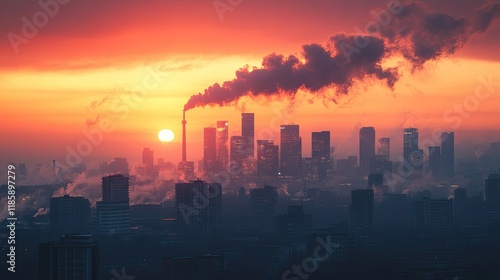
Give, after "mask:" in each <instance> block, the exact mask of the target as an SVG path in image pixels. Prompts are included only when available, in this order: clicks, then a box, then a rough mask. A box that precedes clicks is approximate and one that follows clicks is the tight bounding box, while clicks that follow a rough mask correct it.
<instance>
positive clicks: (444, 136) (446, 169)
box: [441, 132, 455, 178]
mask: <svg viewBox="0 0 500 280" xmlns="http://www.w3.org/2000/svg"><path fill="white" fill-rule="evenodd" d="M441 173H442V175H443V176H444V177H445V178H453V177H454V176H455V133H454V132H442V133H441Z"/></svg>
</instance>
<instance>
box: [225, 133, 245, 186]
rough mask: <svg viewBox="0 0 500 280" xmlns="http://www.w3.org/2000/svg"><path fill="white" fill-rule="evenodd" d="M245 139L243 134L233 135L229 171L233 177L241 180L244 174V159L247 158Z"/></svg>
mask: <svg viewBox="0 0 500 280" xmlns="http://www.w3.org/2000/svg"><path fill="white" fill-rule="evenodd" d="M245 145H246V143H245V139H244V138H243V136H231V141H230V152H231V153H230V159H231V160H230V162H229V171H230V172H229V173H230V174H231V178H232V179H234V180H239V179H241V178H242V175H243V161H244V160H245V147H246V146H245Z"/></svg>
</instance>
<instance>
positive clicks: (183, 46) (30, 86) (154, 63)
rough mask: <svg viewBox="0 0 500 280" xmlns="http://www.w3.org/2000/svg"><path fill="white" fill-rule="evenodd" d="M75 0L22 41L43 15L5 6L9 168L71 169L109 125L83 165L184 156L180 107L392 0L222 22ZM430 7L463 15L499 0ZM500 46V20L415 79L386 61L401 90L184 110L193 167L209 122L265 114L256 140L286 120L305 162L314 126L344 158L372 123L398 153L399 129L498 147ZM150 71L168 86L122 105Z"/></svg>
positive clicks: (289, 0)
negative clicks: (148, 151) (444, 133)
mask: <svg viewBox="0 0 500 280" xmlns="http://www.w3.org/2000/svg"><path fill="white" fill-rule="evenodd" d="M21 2H22V3H21ZM49 2H51V1H49ZM61 2H63V1H62V0H61ZM67 2H68V3H67V4H64V5H59V9H58V11H57V12H54V13H53V16H50V17H48V20H47V22H46V24H43V25H41V27H40V28H38V30H37V31H36V32H33V30H31V31H32V33H33V34H31V35H33V36H30V37H32V38H28V39H26V41H24V42H23V43H20V44H19V45H18V46H13V45H12V44H11V42H10V40H12V39H10V40H9V38H12V34H17V35H21V34H22V28H23V24H24V23H23V17H26V18H27V19H28V20H29V21H30V22H32V19H33V16H34V15H36V14H37V13H39V12H40V11H42V8H41V7H40V6H39V5H38V4H37V2H36V1H30V4H28V3H26V2H25V1H13V0H6V1H1V2H0V22H1V24H0V35H1V37H0V38H1V39H0V92H1V95H0V99H1V100H0V104H2V106H3V107H2V110H1V113H0V114H1V119H2V126H1V129H0V132H1V135H2V137H1V148H0V149H1V160H0V163H1V164H2V165H3V166H5V164H7V163H8V162H15V163H20V162H25V163H28V164H35V163H43V164H45V163H50V162H51V160H52V159H56V160H58V161H59V162H61V163H64V162H65V157H66V155H67V147H70V148H72V149H76V147H77V145H79V143H81V142H82V141H83V140H85V139H86V138H85V136H84V134H83V133H82V131H91V130H96V129H98V127H99V122H102V121H103V120H107V121H109V122H110V123H111V124H112V126H113V127H114V129H113V131H111V132H106V133H103V139H102V141H101V142H100V143H99V144H97V145H92V150H91V151H90V153H89V155H88V156H85V157H84V159H85V161H86V162H87V163H88V164H92V163H96V162H99V161H102V160H111V159H112V158H113V157H118V156H122V157H127V158H129V161H130V162H132V163H135V162H137V161H138V160H140V156H141V152H142V149H143V148H144V147H150V148H152V149H153V150H154V151H155V158H156V157H158V156H161V157H164V158H166V160H169V161H173V162H177V161H179V160H180V156H181V155H180V132H181V125H180V121H181V116H182V108H183V106H184V104H185V103H186V101H187V100H188V99H189V97H190V96H191V95H193V94H196V93H198V92H203V90H204V89H205V88H207V87H208V86H211V85H213V84H214V83H216V82H218V83H222V82H224V81H226V80H231V79H233V78H234V77H235V71H236V70H238V69H239V68H241V67H244V66H245V65H249V66H250V67H253V66H260V65H261V62H262V58H263V57H264V56H266V55H268V54H270V53H280V54H284V55H289V54H297V55H300V52H301V46H302V45H304V44H307V43H320V44H323V43H324V42H325V41H326V40H327V38H328V36H329V35H332V34H335V33H340V32H342V33H347V34H351V33H356V30H357V29H356V27H359V28H361V29H363V28H364V25H365V24H366V23H367V22H369V21H370V20H372V16H371V15H370V11H371V10H373V9H378V8H384V7H385V6H387V3H388V2H389V1H380V0H377V1H362V0H353V1H341V0H315V1H304V0H286V1H285V0H273V1H268V0H267V1H264V0H243V1H242V2H241V4H239V5H237V6H235V7H233V10H232V11H228V12H225V13H224V14H223V17H220V16H219V14H218V13H217V11H216V9H215V8H214V6H213V1H211V0H182V1H180V0H166V1H160V0H119V1H118V0H110V1H95V0H94V1H80V0H70V1H67ZM222 2H224V3H227V1H225V0H222ZM423 2H425V4H426V5H429V8H430V9H433V10H435V11H438V12H439V11H441V12H444V11H446V12H447V13H450V14H452V15H454V16H461V15H468V14H469V13H471V11H473V10H474V9H476V8H479V7H480V6H482V5H483V4H485V3H486V2H488V1H476V0H468V1H464V0H460V1H456V0H443V1H438V2H439V3H438V4H435V3H433V2H435V1H423ZM489 2H492V1H489ZM39 14H40V13H39ZM38 20H43V18H39V19H38ZM9 34H10V35H9ZM9 36H10V37H9ZM499 46H500V20H498V19H497V20H494V21H493V22H492V24H491V26H490V27H489V29H488V30H487V31H486V32H484V33H482V34H475V35H473V36H472V37H471V38H470V40H469V42H467V43H466V44H465V45H464V47H463V48H462V49H460V50H457V51H456V53H455V54H453V55H450V56H446V57H444V58H442V59H440V60H439V61H431V62H429V63H426V64H425V65H424V67H423V69H421V70H417V71H415V72H413V73H412V71H411V69H410V67H408V66H407V65H405V64H404V63H403V62H402V59H398V57H394V58H391V59H390V60H388V61H386V63H387V64H394V65H399V66H400V68H399V69H400V70H399V73H400V74H401V79H400V80H399V81H398V82H397V84H396V86H395V88H394V89H393V90H391V89H389V88H387V87H386V86H385V85H383V84H382V83H381V82H377V81H371V80H366V81H363V82H362V83H358V84H357V85H356V86H354V87H353V88H352V89H351V91H350V92H349V94H348V95H338V96H336V97H335V99H336V101H337V102H336V103H335V102H332V101H325V100H322V99H318V98H317V97H314V96H312V95H309V94H308V93H307V92H301V93H299V94H298V95H297V96H296V98H295V99H294V100H289V99H284V100H279V99H278V98H275V99H273V100H267V99H264V98H256V99H252V98H243V99H242V100H240V101H238V102H237V104H234V105H232V106H228V107H223V108H219V107H205V108H195V109H193V110H190V111H188V112H187V120H188V135H187V136H188V144H189V146H188V159H189V160H195V161H196V160H198V159H201V156H202V134H203V127H207V126H214V125H215V123H216V121H217V120H228V121H229V130H230V135H237V134H238V133H239V132H240V122H239V120H240V113H241V112H255V113H256V130H255V131H256V137H257V138H258V139H265V138H268V139H275V140H276V141H279V135H278V133H279V129H278V125H279V124H288V123H296V124H300V125H301V136H302V138H303V153H304V155H306V156H307V155H310V142H311V141H310V138H311V132H312V131H320V130H331V131H332V145H333V146H335V147H336V148H337V152H338V156H339V157H342V156H347V155H349V154H357V141H358V140H357V139H358V131H359V128H360V127H362V126H375V128H376V132H377V135H376V137H377V138H379V137H391V141H392V153H393V155H396V154H398V153H401V150H402V144H401V138H402V129H403V127H409V126H411V127H418V128H420V129H421V135H422V136H421V137H422V138H421V139H424V138H426V137H427V138H428V137H429V135H430V134H431V131H432V129H433V128H441V129H444V130H454V131H456V136H455V137H456V140H455V141H456V143H457V145H458V146H459V147H463V150H464V151H468V152H470V153H473V152H474V149H475V146H474V145H473V143H482V142H492V141H499V140H500V126H499V124H500V115H499V113H498V112H499V108H500V94H499V92H500V73H499V69H500V52H499V51H498V49H499ZM151 73H154V75H155V77H156V78H154V79H155V80H154V81H159V83H158V84H157V86H154V88H151V89H150V90H149V91H147V95H146V96H145V98H143V99H141V100H138V99H131V100H129V101H128V102H129V103H124V102H126V101H125V100H126V99H127V98H130V96H131V90H132V89H133V88H135V87H137V86H140V85H143V83H144V80H145V79H146V80H148V79H149V80H150V78H151V77H152V76H151V75H152V74H151ZM485 80H492V81H493V82H494V86H493V87H492V86H491V85H490V86H489V88H490V89H493V90H494V91H491V92H490V91H487V90H486V87H485V86H484V83H485V82H484V81H485ZM153 84H155V83H153ZM481 86H483V89H482V90H483V91H484V92H485V93H487V92H489V93H491V94H490V95H489V96H488V97H486V98H484V99H483V100H479V102H478V104H477V106H476V105H475V104H473V103H470V104H472V105H474V106H475V107H477V108H475V107H474V109H473V110H470V112H467V113H468V114H467V116H466V117H457V116H458V115H457V114H451V115H450V114H447V112H448V111H449V110H453V109H454V106H455V105H456V104H464V102H473V99H474V94H475V92H476V90H477V88H478V87H481ZM330 96H331V95H330ZM124 104H128V105H126V106H125V107H123V105H124ZM472 105H471V106H472ZM120 106H121V107H120ZM118 108H121V109H120V110H118ZM469 108H471V107H469ZM125 109H126V112H125ZM444 115H447V117H444ZM458 122H459V124H458ZM94 123H95V124H94ZM163 128H169V129H172V130H173V131H174V133H175V136H176V137H175V139H174V141H173V142H172V143H168V144H165V143H160V142H159V141H158V138H157V133H158V131H159V130H161V129H163ZM393 159H396V158H395V157H393Z"/></svg>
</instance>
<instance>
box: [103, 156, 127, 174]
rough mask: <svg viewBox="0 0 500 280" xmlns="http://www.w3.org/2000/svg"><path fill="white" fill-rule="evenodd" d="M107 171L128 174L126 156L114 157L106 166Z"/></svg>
mask: <svg viewBox="0 0 500 280" xmlns="http://www.w3.org/2000/svg"><path fill="white" fill-rule="evenodd" d="M106 172H107V173H111V174H128V173H129V166H128V161H127V159H126V158H115V159H114V160H113V161H112V162H110V163H109V164H108V166H107V170H106Z"/></svg>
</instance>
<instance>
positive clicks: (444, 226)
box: [413, 198, 452, 238]
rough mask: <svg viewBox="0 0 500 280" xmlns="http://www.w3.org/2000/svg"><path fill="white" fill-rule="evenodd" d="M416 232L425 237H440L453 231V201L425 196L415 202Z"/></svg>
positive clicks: (414, 223) (414, 222) (414, 220)
mask: <svg viewBox="0 0 500 280" xmlns="http://www.w3.org/2000/svg"><path fill="white" fill-rule="evenodd" d="M413 225H414V230H415V234H416V235H417V236H418V237H424V238H434V237H436V238H440V237H447V236H450V235H451V232H452V201H451V200H444V199H436V200H432V199H429V198H423V199H421V200H418V201H415V202H414V203H413Z"/></svg>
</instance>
